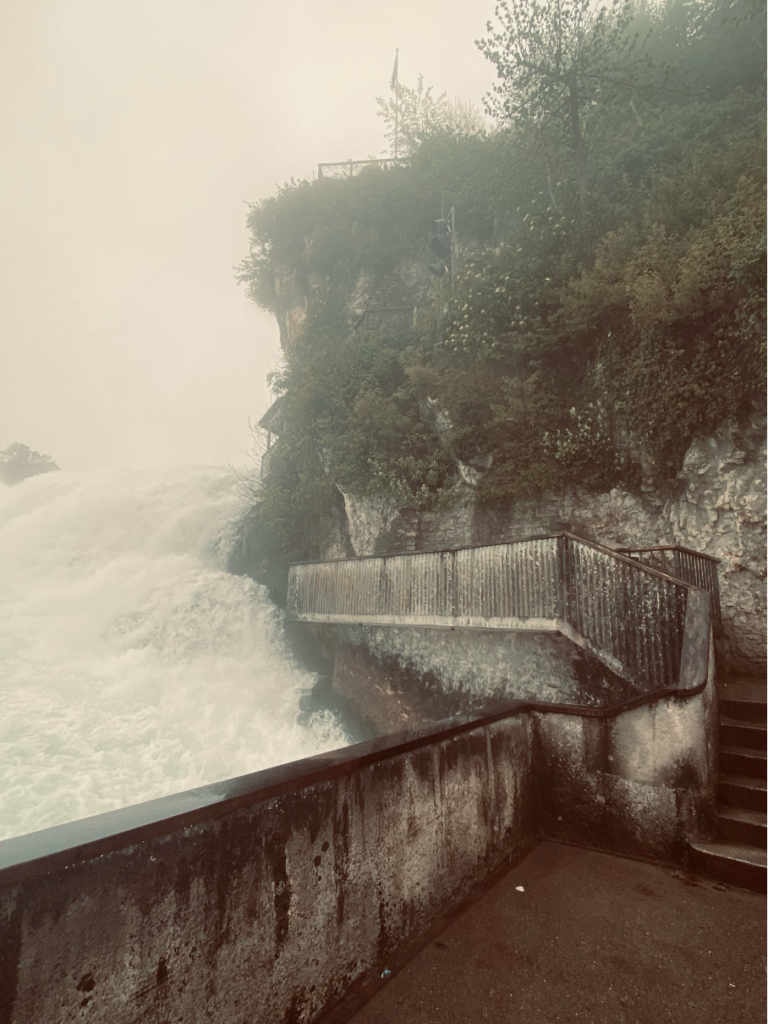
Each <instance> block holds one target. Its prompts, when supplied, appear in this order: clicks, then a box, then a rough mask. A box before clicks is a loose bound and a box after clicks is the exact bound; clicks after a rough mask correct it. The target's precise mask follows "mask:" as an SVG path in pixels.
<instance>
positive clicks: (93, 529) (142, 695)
mask: <svg viewBox="0 0 768 1024" xmlns="http://www.w3.org/2000/svg"><path fill="white" fill-rule="evenodd" d="M237 506H238V496H237V490H236V481H235V480H234V478H233V476H232V474H231V472H229V471H228V470H226V469H223V468H218V467H202V468H201V467H189V466H187V467H173V468H163V469H154V470H141V471H130V470H120V471H114V472H105V473H66V472H60V473H51V474H48V475H46V476H39V477H35V478H32V479H30V480H27V481H25V482H24V483H23V484H20V485H18V486H16V487H12V488H9V487H4V486H2V485H0V839H2V838H7V837H8V836H12V835H18V834H22V833H26V832H31V831H35V830H36V829H40V828H47V827H48V826H50V825H56V824H59V823H61V822H64V821H71V820H74V819H76V818H82V817H85V816H87V815H91V814H98V813H100V812H102V811H107V810H112V809H114V808H117V807H122V806H125V805H128V804H135V803H139V802H141V801H143V800H149V799H152V798H154V797H158V796H164V795H166V794H168V793H174V792H179V791H181V790H184V789H189V788H191V787H193V786H199V785H203V784H205V783H208V782H215V781H218V780H220V779H224V778H230V777H233V776H236V775H242V774H245V773H247V772H252V771H256V770H258V769H260V768H266V767H269V766H271V765H275V764H282V763H284V762H286V761H290V760H294V759H295V758H299V757H305V756H307V755H309V754H312V753H318V752H320V751H322V750H328V749H332V748H334V747H338V746H342V745H343V744H344V743H345V742H347V740H346V737H345V735H344V732H343V729H342V728H341V726H340V725H339V723H338V722H337V721H336V720H335V719H334V717H333V716H332V715H331V714H330V713H329V712H320V713H315V714H314V715H313V716H311V717H310V718H309V719H308V720H307V721H303V718H302V721H303V724H301V723H300V721H299V719H300V718H301V717H302V716H300V713H299V712H300V707H299V702H300V699H301V697H302V694H304V693H306V692H307V691H308V689H310V688H311V686H312V685H313V682H314V678H313V677H312V676H311V675H309V674H307V673H306V672H303V671H301V670H300V669H299V668H297V667H296V666H295V665H293V664H292V663H291V660H290V657H289V655H288V653H287V651H286V649H285V646H284V643H283V639H282V634H281V628H280V617H279V614H278V612H277V611H276V609H275V608H274V606H273V605H271V603H270V602H269V600H268V598H267V596H266V594H265V592H264V590H263V588H261V587H259V586H257V585H256V584H255V583H253V581H251V580H248V579H246V578H243V577H236V576H231V575H229V574H228V573H226V572H225V571H223V568H222V566H223V564H224V557H225V551H226V536H227V532H228V524H229V520H230V519H231V518H232V516H233V515H234V514H235V512H236V509H237Z"/></svg>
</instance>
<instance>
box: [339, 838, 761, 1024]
mask: <svg viewBox="0 0 768 1024" xmlns="http://www.w3.org/2000/svg"><path fill="white" fill-rule="evenodd" d="M518 886H521V887H522V891H520V890H518V888H517V887H518ZM765 912H766V904H765V897H764V896H759V895H756V894H753V893H749V892H745V891H743V890H739V889H728V888H725V887H724V886H722V885H719V884H715V883H711V882H709V881H706V880H704V879H698V878H686V877H682V876H681V875H680V874H679V873H678V872H675V871H674V870H672V869H668V868H660V867H655V866H653V865H649V864H641V863H638V862H636V861H630V860H624V859H621V858H618V857H611V856H607V855H605V854H600V853H592V852H590V851H586V850H580V849H575V848H573V847H568V846H561V845H558V844H554V843H541V844H540V845H539V846H537V847H536V849H534V850H533V852H532V853H530V854H529V855H528V856H527V857H526V858H525V860H523V861H521V862H520V863H519V864H518V865H517V866H516V867H515V868H513V869H512V870H511V871H510V872H509V874H507V875H506V876H505V877H504V878H503V879H502V880H501V881H500V882H499V883H497V884H496V885H495V886H494V887H493V888H492V889H490V890H489V891H487V892H486V893H485V894H484V895H483V896H481V897H480V899H479V900H477V902H475V903H474V904H473V905H471V906H470V907H469V909H468V910H466V911H465V912H464V913H463V914H462V915H461V916H460V917H458V918H456V919H455V920H454V921H453V922H452V923H451V924H449V925H448V927H447V928H446V929H445V930H444V931H443V932H441V933H440V934H439V935H437V936H436V937H435V936H433V940H432V941H431V942H430V944H429V945H428V946H426V947H425V948H423V949H422V950H421V952H420V953H418V954H417V955H416V956H415V957H414V958H413V959H412V960H410V962H408V963H407V964H405V966H404V967H403V968H402V969H401V970H400V971H397V972H395V973H393V975H392V977H391V979H390V980H389V981H387V982H386V984H385V985H384V987H382V988H381V989H380V990H379V991H378V992H377V993H376V994H375V995H374V996H373V998H372V999H371V1000H370V1001H369V1002H368V1003H367V1004H366V1005H365V1006H363V1007H362V1009H360V1010H358V1012H357V1013H356V1014H355V1015H354V1016H352V1017H351V1018H349V1020H350V1024H481V1022H486V1021H487V1022H489V1024H539V1022H541V1024H555V1022H557V1024H561V1022H562V1024H760V1022H763V1021H765V1020H766V989H765V938H766V937H765V921H766V917H765Z"/></svg>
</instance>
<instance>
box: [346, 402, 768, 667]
mask: <svg viewBox="0 0 768 1024" xmlns="http://www.w3.org/2000/svg"><path fill="white" fill-rule="evenodd" d="M765 495H766V442H765V420H764V419H763V418H762V417H759V416H755V417H754V418H753V421H752V422H751V424H750V425H749V426H748V428H747V429H746V430H742V431H739V432H737V431H735V430H734V429H733V428H731V427H724V428H723V429H722V430H720V431H718V433H717V434H716V435H715V436H712V437H701V438H696V439H695V440H694V441H693V443H692V444H691V446H690V448H689V449H688V451H687V453H686V455H685V459H684V462H683V466H682V469H681V470H680V472H679V474H678V478H677V480H676V481H675V484H674V486H673V487H672V488H670V490H669V491H668V492H666V493H661V492H658V491H655V490H653V489H651V488H649V487H647V486H646V487H644V488H643V489H642V492H641V493H640V494H630V493H629V492H627V491H622V490H619V489H617V488H614V489H613V490H611V491H609V492H608V493H604V494H590V493H588V492H586V491H580V490H574V491H571V492H568V493H565V494H549V495H543V496H542V497H541V498H540V499H538V500H535V501H534V500H521V501H511V502H510V503H509V504H508V505H507V507H506V508H504V509H502V510H498V509H494V510H493V511H488V510H484V509H479V508H477V507H476V506H474V505H473V503H472V500H471V497H470V496H468V498H467V500H466V501H465V502H464V503H463V504H462V505H460V506H457V507H455V508H452V509H448V510H444V511H439V512H426V513H417V512H415V511H413V510H409V509H394V508H392V507H391V506H386V505H384V504H383V503H382V502H380V501H378V502H377V501H374V500H372V499H360V498H356V497H354V496H352V495H349V494H345V495H344V504H345V507H346V513H347V520H348V523H349V539H350V542H351V547H352V549H353V550H354V552H355V554H356V555H370V554H379V553H382V552H385V551H417V550H435V549H442V548H452V547H463V546H465V545H468V544H483V543H487V544H493V543H499V542H502V541H505V540H513V539H515V538H520V537H526V536H534V535H536V534H548V533H557V532H559V531H562V530H569V531H571V532H573V533H576V534H578V535H579V536H582V537H585V538H587V539H588V540H594V541H597V542H599V543H601V544H606V545H607V546H609V547H632V546H650V545H654V544H681V545H683V546H685V547H689V548H692V549H693V550H695V551H701V552H703V553H704V554H707V555H713V556H714V557H715V558H718V559H720V564H719V566H718V575H719V583H720V598H721V606H722V614H723V630H724V634H725V638H724V647H723V654H724V657H725V661H726V663H727V664H728V666H729V667H730V668H731V669H733V670H735V671H743V672H761V671H764V670H765V664H766V634H765V622H766V593H765V581H766V497H765Z"/></svg>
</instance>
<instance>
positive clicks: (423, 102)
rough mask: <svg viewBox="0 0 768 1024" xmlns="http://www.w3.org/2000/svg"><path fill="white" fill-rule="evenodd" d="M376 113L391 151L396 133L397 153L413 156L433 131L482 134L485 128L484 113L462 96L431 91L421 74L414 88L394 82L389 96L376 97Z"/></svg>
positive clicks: (468, 134)
mask: <svg viewBox="0 0 768 1024" xmlns="http://www.w3.org/2000/svg"><path fill="white" fill-rule="evenodd" d="M376 103H377V104H378V107H379V110H378V116H379V117H380V118H382V119H383V121H384V124H385V126H386V130H385V132H384V138H385V139H386V140H387V142H389V143H391V144H392V146H393V151H394V143H395V137H397V149H398V155H402V156H404V157H412V156H413V154H414V153H415V152H416V150H417V149H418V148H419V146H420V145H421V144H422V142H424V141H425V140H426V139H429V138H431V137H433V136H435V135H440V134H448V135H452V136H471V135H482V134H483V133H484V132H485V122H484V119H483V115H482V114H481V113H480V111H479V110H478V109H477V108H476V107H475V106H473V105H472V104H471V103H468V102H466V101H465V100H449V99H448V97H447V96H446V94H445V93H444V92H443V93H441V94H440V95H439V96H433V95H432V86H431V85H430V86H427V87H426V88H425V87H424V76H423V75H419V77H418V80H417V83H416V88H415V89H411V88H410V87H409V86H407V85H402V84H401V83H400V82H397V83H396V84H395V85H394V86H393V95H392V96H390V97H389V98H388V99H384V97H383V96H377V97H376Z"/></svg>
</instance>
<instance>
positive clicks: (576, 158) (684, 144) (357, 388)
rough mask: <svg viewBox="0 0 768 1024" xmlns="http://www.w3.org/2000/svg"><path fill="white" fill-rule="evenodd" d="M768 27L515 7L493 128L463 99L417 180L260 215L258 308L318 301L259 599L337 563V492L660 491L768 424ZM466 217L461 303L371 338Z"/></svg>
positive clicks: (429, 309) (684, 14)
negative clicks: (408, 271)
mask: <svg viewBox="0 0 768 1024" xmlns="http://www.w3.org/2000/svg"><path fill="white" fill-rule="evenodd" d="M764 27H765V9H764V4H763V3H761V2H759V0H758V2H753V0H739V2H737V3H733V4H729V3H726V4H723V3H683V2H681V0H670V2H669V3H667V4H665V5H662V6H660V7H649V6H645V5H635V6H632V5H629V4H622V3H615V4H613V6H612V7H610V8H609V9H606V10H604V11H603V12H598V13H597V14H595V13H590V9H589V5H588V4H587V3H586V2H584V0H550V2H548V3H545V4H543V5H541V6H537V5H534V6H531V5H529V4H528V3H523V2H522V0H510V2H509V3H508V4H504V3H502V4H501V5H500V6H499V8H498V11H497V20H496V23H495V24H494V25H493V26H491V25H489V34H488V37H487V38H486V39H485V40H483V41H481V43H480V44H479V45H480V48H481V50H482V51H483V52H484V53H485V55H486V56H487V57H488V58H489V60H490V61H491V62H492V63H493V65H494V67H495V69H496V71H497V74H498V81H497V85H496V86H495V87H494V90H493V92H492V93H491V94H490V96H489V98H488V101H487V102H488V110H489V113H490V114H491V115H492V116H493V117H494V126H493V129H492V130H484V129H483V128H482V127H481V125H480V124H479V122H478V119H477V117H469V118H464V119H462V118H455V119H454V120H453V121H452V120H451V118H450V117H448V116H447V114H446V110H447V107H446V105H445V104H444V103H442V98H441V103H442V105H440V104H438V106H437V113H435V114H434V119H433V122H430V110H432V111H433V113H434V108H435V104H434V103H433V104H432V107H430V106H429V104H427V105H426V107H424V110H425V116H424V117H423V118H422V119H421V120H420V121H419V123H418V138H417V139H416V143H417V144H414V143H413V140H412V143H411V144H410V147H409V148H410V152H411V154H412V155H411V158H410V161H409V163H408V164H407V165H406V166H401V167H398V168H395V169H390V170H381V169H376V168H372V169H369V170H366V171H364V172H362V173H360V174H358V175H357V176H355V177H352V178H349V179H345V180H328V179H320V180H317V181H312V182H307V181H305V182H298V183H296V182H294V183H291V184H290V185H288V186H286V187H284V188H283V189H281V190H280V191H279V192H278V194H277V195H276V196H274V197H271V198H268V199H266V200H264V201H262V202H261V203H258V204H255V205H254V206H253V207H252V208H251V211H250V216H249V227H250V230H251V235H252V246H251V253H250V255H249V257H248V258H247V259H246V260H244V262H243V264H242V266H241V268H240V275H239V276H240V279H241V280H242V281H243V282H244V283H245V284H246V286H247V288H248V290H249V294H250V295H251V297H252V298H253V299H254V300H255V301H256V302H258V303H259V304H260V305H261V306H262V307H264V308H266V309H270V310H272V311H273V312H275V313H277V314H278V315H282V312H281V305H280V303H281V296H282V299H284V293H285V288H286V282H289V283H290V287H292V288H293V289H294V291H295V293H296V295H300V296H304V297H305V298H306V299H307V315H306V318H305V320H304V322H303V325H302V327H301V329H300V331H299V334H298V337H297V339H296V340H295V341H294V343H293V344H292V345H291V347H290V350H289V351H288V353H287V355H286V361H285V367H284V368H283V370H282V371H280V372H279V373H278V374H276V375H275V377H274V381H273V384H274V388H275V391H276V393H277V394H280V395H284V396H285V397H284V403H283V409H282V412H283V428H282V433H281V437H280V444H279V449H276V450H275V454H274V456H273V458H272V461H271V463H270V476H269V481H268V486H266V487H265V488H264V489H263V490H262V491H261V492H259V494H258V495H257V498H256V502H255V505H254V507H253V509H252V510H251V515H250V516H249V521H250V524H251V525H250V527H249V529H250V530H251V533H250V544H251V547H252V549H253V550H254V551H256V552H261V555H258V554H257V556H256V557H255V560H254V561H253V562H252V564H253V565H254V566H255V569H254V571H255V574H256V576H257V578H261V579H264V580H265V581H268V582H270V583H271V584H272V585H273V587H274V585H275V580H277V579H279V578H280V574H281V572H283V571H284V570H283V569H281V568H280V566H284V564H285V562H286V561H287V560H288V559H290V558H302V557H312V556H313V555H315V554H317V544H318V542H319V534H318V529H317V524H318V523H319V522H320V521H321V520H324V518H325V520H327V517H329V516H330V517H333V515H334V514H335V513H334V509H335V508H336V503H337V499H338V490H337V487H339V488H341V489H342V490H344V491H348V492H352V493H355V494H358V495H370V496H377V497H381V498H384V499H388V500H390V501H392V502H393V503H395V504H397V505H400V506H415V507H421V508H426V507H430V506H434V505H435V504H439V503H441V502H447V501H451V500H452V499H453V498H454V497H455V494H456V489H457V487H460V486H461V485H460V483H459V480H460V475H459V472H458V469H457V467H459V468H461V469H463V470H464V476H465V477H466V476H467V474H468V473H470V474H471V473H472V471H473V470H474V471H476V473H477V476H476V477H475V479H476V480H479V483H478V484H477V499H478V500H480V501H493V500H500V499H505V498H508V497H510V496H515V495H535V494H537V493H540V492H541V491H542V490H544V489H550V488H562V487H566V486H571V485H579V486H584V487H588V488H594V489H603V488H610V487H612V486H624V487H629V488H632V487H634V486H636V485H637V484H638V483H639V481H640V479H641V475H642V474H644V475H645V476H646V477H651V478H654V479H655V480H657V481H658V482H660V483H661V482H663V481H664V480H666V479H669V478H671V477H673V476H674V474H675V472H676V471H677V469H679V467H680V463H681V459H682V456H683V453H684V451H685V449H686V448H687V446H688V445H689V444H690V441H691V440H692V438H693V437H694V436H695V435H696V434H697V433H701V432H706V431H709V430H713V429H715V428H716V427H717V426H718V425H719V424H720V423H722V422H723V421H724V420H726V419H731V420H733V421H736V422H738V421H739V420H740V419H741V418H742V417H743V416H744V415H745V414H746V413H747V412H748V410H749V409H750V408H751V406H752V403H753V402H754V401H755V400H760V396H761V394H762V392H763V390H764V389H763V362H764V354H765V341H764V339H765V277H764V268H765V158H764V154H765V71H764V49H763V47H762V40H763V38H764ZM419 96H421V97H422V98H423V96H424V93H423V86H422V85H421V83H420V86H419V91H418V94H417V93H415V92H414V96H413V97H411V99H414V102H416V101H417V100H418V101H419V102H421V100H419ZM380 106H381V107H382V113H383V116H384V117H385V119H386V117H387V106H386V104H383V103H382V104H380ZM422 106H424V105H423V103H422ZM419 109H421V108H419ZM414 131H415V129H414ZM451 207H454V208H455V211H456V227H457V239H458V247H459V249H458V259H457V261H456V269H455V274H454V280H453V283H452V285H451V284H450V283H449V282H448V281H447V279H446V278H445V277H444V278H442V279H435V281H434V284H433V287H432V290H431V295H430V297H429V298H430V301H429V302H427V303H426V304H424V305H423V306H422V307H421V308H420V310H419V316H418V319H417V325H416V330H415V332H414V333H412V334H402V333H401V334H400V335H394V336H393V335H388V334H381V333H379V334H376V333H373V332H365V331H362V330H360V329H355V327H354V323H353V319H352V318H351V317H350V305H349V304H350V300H351V297H352V295H353V293H354V291H355V289H356V288H357V289H358V290H359V289H360V287H361V285H360V282H361V281H363V282H365V281H368V282H370V281H376V280H380V279H382V278H386V277H387V276H388V275H390V276H392V275H395V274H396V272H400V273H401V276H402V268H403V266H405V265H410V266H411V267H413V266H416V267H418V266H423V267H426V264H427V263H428V262H429V260H430V255H429V251H428V248H427V241H428V239H429V237H430V232H432V231H434V221H435V219H436V218H438V217H440V216H441V212H442V211H444V210H447V209H450V208H451ZM460 464H461V465H460ZM641 467H642V474H641ZM257 521H258V526H256V525H254V524H256V522H257ZM254 530H255V531H256V533H257V534H258V536H259V538H260V539H259V540H258V541H256V535H255V534H254V533H253V531H254ZM267 567H268V568H267ZM278 589H279V588H278Z"/></svg>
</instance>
